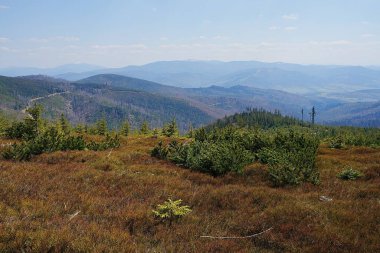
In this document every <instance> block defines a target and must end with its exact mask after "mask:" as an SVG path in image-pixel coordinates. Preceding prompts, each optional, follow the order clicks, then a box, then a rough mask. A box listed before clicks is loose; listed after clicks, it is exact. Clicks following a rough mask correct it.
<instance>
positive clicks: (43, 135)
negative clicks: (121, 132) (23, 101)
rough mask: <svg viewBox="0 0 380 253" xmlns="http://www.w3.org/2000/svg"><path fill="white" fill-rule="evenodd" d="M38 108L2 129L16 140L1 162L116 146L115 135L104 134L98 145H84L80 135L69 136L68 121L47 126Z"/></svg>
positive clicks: (30, 110)
mask: <svg viewBox="0 0 380 253" xmlns="http://www.w3.org/2000/svg"><path fill="white" fill-rule="evenodd" d="M41 112H42V108H41V107H38V106H35V107H32V108H30V109H28V113H29V115H28V117H26V118H25V119H24V121H22V122H14V123H13V124H12V125H11V126H10V127H8V128H7V129H6V130H5V135H6V136H7V137H8V138H12V139H19V140H21V142H20V143H15V144H13V145H12V146H10V147H8V148H7V149H5V150H4V151H3V152H2V157H3V158H4V159H14V160H19V161H22V160H29V159H30V158H31V157H32V156H33V155H39V154H42V153H46V152H54V151H66V150H84V149H89V150H105V149H109V148H116V147H119V145H120V139H119V136H118V135H114V136H111V135H109V134H108V133H107V132H105V133H104V134H105V135H106V136H105V140H104V141H102V142H94V141H90V142H86V141H85V140H84V138H83V136H82V135H71V134H70V128H71V126H70V125H69V123H68V121H67V120H66V119H65V118H64V117H63V116H61V119H60V121H59V124H57V125H47V124H46V122H45V123H44V122H43V120H42V119H41Z"/></svg>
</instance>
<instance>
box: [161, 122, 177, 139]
mask: <svg viewBox="0 0 380 253" xmlns="http://www.w3.org/2000/svg"><path fill="white" fill-rule="evenodd" d="M162 134H163V135H165V136H167V137H171V136H175V135H178V126H177V122H176V120H175V119H173V120H172V121H170V122H169V123H168V124H167V125H165V126H164V128H163V129H162Z"/></svg>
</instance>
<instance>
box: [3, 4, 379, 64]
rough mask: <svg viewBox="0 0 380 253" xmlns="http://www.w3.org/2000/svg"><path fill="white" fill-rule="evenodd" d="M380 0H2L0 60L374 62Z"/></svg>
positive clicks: (126, 62) (377, 44) (28, 62)
mask: <svg viewBox="0 0 380 253" xmlns="http://www.w3.org/2000/svg"><path fill="white" fill-rule="evenodd" d="M379 14H380V1H378V0H360V1H359V0H318V1H316V0H202V1H200V0H60V1H58V0H33V1H31V0H0V67H8V66H34V67H52V66H57V65H61V64H67V63H91V64H97V65H102V66H109V67H118V66H125V65H131V64H144V63H148V62H152V61H158V60H186V59H197V60H223V61H230V60H260V61H269V62H274V61H283V62H294V63H302V64H349V65H380V15H379Z"/></svg>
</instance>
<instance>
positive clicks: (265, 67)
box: [59, 61, 380, 93]
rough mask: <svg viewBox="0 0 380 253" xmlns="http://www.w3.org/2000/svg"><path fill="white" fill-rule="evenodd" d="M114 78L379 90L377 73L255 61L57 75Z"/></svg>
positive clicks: (177, 63)
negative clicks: (106, 76) (106, 75)
mask: <svg viewBox="0 0 380 253" xmlns="http://www.w3.org/2000/svg"><path fill="white" fill-rule="evenodd" d="M105 73H111V74H118V75H125V76H130V77H135V78H142V79H145V80H149V81H153V82H157V83H162V84H166V85H171V86H177V87H185V88H188V87H207V86H210V85H218V86H226V87H231V86H236V85H244V86H251V87H256V88H268V89H281V90H284V91H289V92H296V93H310V92H313V93H314V92H340V91H341V90H342V89H344V90H346V91H354V90H359V89H376V88H379V87H380V71H379V70H377V69H373V68H365V67H358V66H323V65H299V64H289V63H265V62H257V61H235V62H219V61H168V62H154V63H150V64H146V65H142V66H128V67H124V68H113V69H101V70H96V71H90V72H82V73H80V72H78V73H75V74H63V75H59V77H61V78H67V79H70V80H78V79H82V78H86V77H89V76H93V75H96V74H105Z"/></svg>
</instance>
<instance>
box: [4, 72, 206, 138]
mask: <svg viewBox="0 0 380 253" xmlns="http://www.w3.org/2000/svg"><path fill="white" fill-rule="evenodd" d="M128 80H129V79H128ZM139 83H140V84H141V86H144V85H145V84H146V83H147V82H146V81H144V80H133V84H134V85H136V86H139ZM63 91H65V93H61V92H63ZM0 94H1V95H0V98H1V100H0V106H1V107H0V108H2V109H3V110H7V111H13V112H15V113H16V112H17V113H18V114H19V115H21V114H22V113H21V111H22V110H23V109H25V108H26V107H27V106H28V105H29V104H30V102H31V101H33V100H35V99H36V98H38V103H40V104H43V105H44V107H45V116H47V117H48V118H51V119H52V118H57V117H58V116H59V115H60V114H61V113H64V114H65V115H66V116H67V117H68V118H69V119H70V120H71V121H72V122H74V123H79V122H81V123H94V122H95V121H97V120H99V119H100V118H101V117H102V116H103V115H104V116H105V117H106V119H107V121H108V123H109V125H110V126H112V127H116V126H119V125H120V124H121V122H122V121H123V120H126V119H128V120H129V121H130V123H131V124H132V127H134V128H137V127H139V126H140V125H141V123H142V122H143V121H144V120H146V121H148V122H149V123H150V125H151V127H162V125H163V124H164V123H165V122H169V121H170V120H172V119H173V118H176V119H177V121H178V122H179V127H180V129H181V130H182V131H184V130H187V129H188V128H189V126H190V124H193V126H194V127H198V126H200V125H204V124H207V123H209V122H211V121H212V120H213V117H212V116H210V115H208V114H207V113H205V112H204V111H202V110H200V109H199V108H196V107H194V106H192V105H191V104H190V103H189V102H187V101H185V100H183V99H180V98H174V97H169V96H164V95H160V94H154V93H149V92H146V91H137V90H133V89H130V88H128V87H127V88H123V87H118V86H110V85H105V84H93V83H86V82H83V83H75V84H74V83H67V82H59V81H57V80H56V79H49V78H43V77H38V78H37V77H35V76H31V77H17V78H12V77H0ZM51 94H55V95H54V96H49V95H51Z"/></svg>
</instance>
